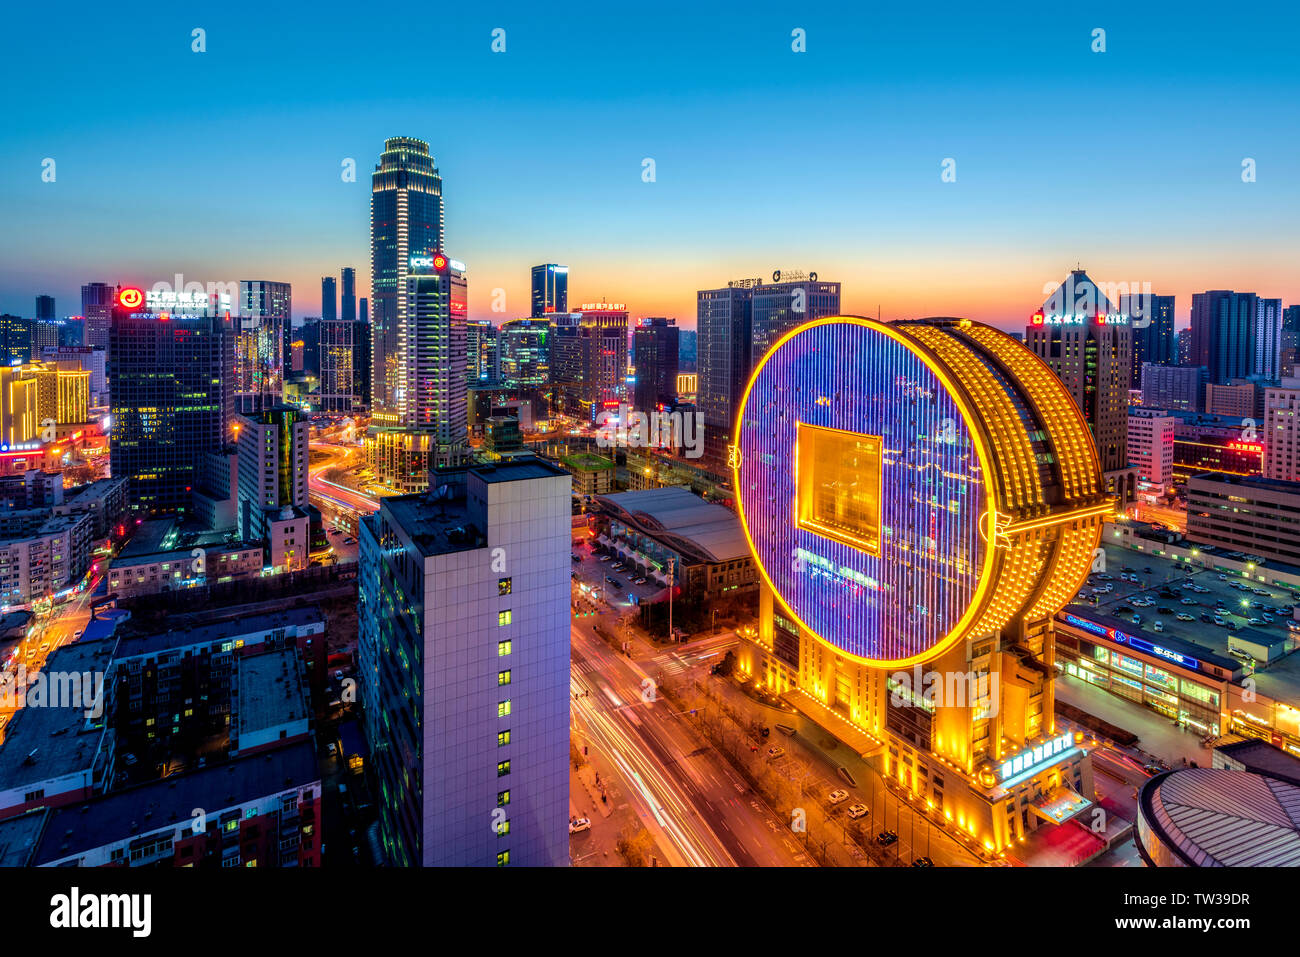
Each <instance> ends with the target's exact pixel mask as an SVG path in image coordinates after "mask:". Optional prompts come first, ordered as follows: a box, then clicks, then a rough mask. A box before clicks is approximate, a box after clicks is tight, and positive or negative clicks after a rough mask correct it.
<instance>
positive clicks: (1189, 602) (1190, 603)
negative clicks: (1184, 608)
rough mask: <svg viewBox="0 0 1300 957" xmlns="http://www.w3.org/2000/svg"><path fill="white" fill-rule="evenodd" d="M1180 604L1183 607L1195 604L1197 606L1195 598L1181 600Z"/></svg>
mask: <svg viewBox="0 0 1300 957" xmlns="http://www.w3.org/2000/svg"><path fill="white" fill-rule="evenodd" d="M1182 604H1184V605H1196V604H1199V602H1197V600H1196V599H1195V598H1184V599H1183V600H1182Z"/></svg>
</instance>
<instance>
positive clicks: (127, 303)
mask: <svg viewBox="0 0 1300 957" xmlns="http://www.w3.org/2000/svg"><path fill="white" fill-rule="evenodd" d="M142 302H144V293H143V292H141V291H140V290H139V289H136V288H135V287H134V286H129V287H127V288H126V289H123V290H121V291H120V292H119V293H118V294H117V304H118V305H119V306H122V307H124V308H126V309H139V308H140V304H141V303H142Z"/></svg>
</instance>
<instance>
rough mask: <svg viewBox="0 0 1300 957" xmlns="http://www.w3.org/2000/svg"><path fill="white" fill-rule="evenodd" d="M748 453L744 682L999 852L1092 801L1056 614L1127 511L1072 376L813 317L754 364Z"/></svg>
mask: <svg viewBox="0 0 1300 957" xmlns="http://www.w3.org/2000/svg"><path fill="white" fill-rule="evenodd" d="M735 443H736V445H737V447H738V456H737V459H736V462H735V466H736V467H735V470H734V473H733V474H734V481H735V489H736V495H737V500H738V506H739V512H740V517H741V521H742V525H743V527H744V530H745V534H746V535H747V536H748V540H749V543H750V549H751V551H752V553H753V555H754V560H755V563H756V565H757V566H758V568H759V571H760V574H761V578H762V581H763V588H762V590H761V592H760V611H759V628H758V634H757V635H756V636H754V637H753V638H752V639H751V638H745V639H742V642H741V645H740V647H739V649H738V651H737V658H738V662H737V666H738V668H739V669H740V671H741V673H742V674H744V675H747V676H752V677H753V678H754V679H755V680H757V681H758V682H759V683H760V685H761V686H762V687H763V688H764V689H767V690H771V691H772V692H774V693H777V694H781V695H782V696H783V698H784V699H785V701H787V702H788V703H790V704H791V705H793V706H794V707H795V708H797V709H798V710H800V711H802V712H804V713H805V714H806V715H808V716H809V717H810V718H811V719H812V720H813V721H814V722H815V723H816V725H817V726H818V727H819V729H825V730H826V731H828V732H829V733H830V734H832V735H834V736H835V737H836V738H838V739H839V740H840V741H842V742H844V743H845V744H847V745H848V746H849V748H850V749H851V751H852V752H853V753H855V754H860V755H862V756H863V757H864V758H865V759H866V760H867V761H868V763H869V764H870V765H871V766H872V767H873V768H874V769H875V770H876V771H877V772H878V773H880V774H881V775H883V776H885V777H887V778H888V779H890V780H892V781H893V782H895V784H896V786H897V787H898V788H899V789H900V790H901V792H902V793H903V794H905V795H907V796H908V797H909V798H911V799H913V802H914V803H913V807H924V808H928V809H929V813H930V814H931V815H932V816H934V817H936V818H938V819H939V820H941V821H946V822H950V824H949V826H950V828H951V829H953V830H954V831H957V832H960V833H961V834H963V835H965V836H966V837H967V839H968V840H969V841H970V842H971V843H972V844H973V845H974V846H975V847H982V848H984V849H985V851H986V852H987V853H988V854H990V855H992V854H997V853H998V852H1001V851H1002V850H1003V849H1004V848H1007V847H1008V846H1010V845H1012V844H1013V842H1016V841H1018V840H1020V839H1023V838H1024V837H1025V836H1026V834H1027V833H1028V832H1030V831H1033V830H1035V829H1038V828H1040V827H1042V826H1044V822H1045V821H1046V822H1050V823H1052V824H1059V823H1062V822H1064V821H1065V820H1068V819H1069V818H1071V817H1073V816H1074V815H1077V814H1079V813H1081V812H1082V811H1084V810H1085V809H1086V808H1088V807H1089V806H1090V804H1091V803H1092V798H1093V787H1092V769H1091V762H1090V759H1089V757H1088V755H1087V754H1086V753H1085V751H1084V749H1083V748H1082V747H1081V746H1080V742H1079V740H1078V739H1076V737H1075V735H1074V734H1072V733H1070V732H1069V731H1067V730H1066V729H1063V728H1061V727H1059V726H1058V724H1057V720H1056V716H1055V709H1054V700H1055V691H1054V685H1053V682H1054V680H1055V677H1056V669H1055V667H1054V662H1055V653H1056V647H1055V642H1056V636H1055V628H1054V619H1055V616H1056V614H1057V612H1058V611H1060V610H1061V609H1062V608H1063V607H1064V606H1065V604H1066V603H1067V602H1068V601H1069V600H1070V599H1071V598H1072V597H1073V595H1074V594H1075V592H1076V591H1077V589H1078V587H1079V585H1080V583H1081V582H1082V581H1084V579H1085V578H1086V576H1087V574H1088V571H1089V568H1090V565H1091V562H1092V556H1093V549H1094V548H1095V547H1096V545H1097V542H1098V540H1099V537H1100V534H1101V528H1102V523H1103V521H1104V519H1105V517H1106V515H1107V514H1110V513H1111V512H1112V509H1113V506H1112V504H1111V502H1110V501H1109V499H1108V497H1107V495H1106V494H1105V491H1104V486H1103V482H1102V475H1101V468H1100V463H1099V461H1098V458H1097V451H1096V448H1095V447H1094V445H1093V443H1092V440H1091V437H1090V436H1089V434H1088V431H1087V429H1086V428H1085V427H1084V424H1083V420H1082V416H1081V415H1080V413H1079V410H1078V408H1077V407H1076V405H1075V404H1074V402H1073V401H1071V399H1070V397H1069V394H1068V393H1067V392H1066V390H1065V388H1064V387H1063V386H1062V383H1061V382H1060V380H1059V379H1057V378H1056V377H1055V376H1053V375H1051V374H1050V373H1049V372H1048V370H1046V369H1044V368H1043V365H1042V363H1040V362H1039V361H1038V360H1036V359H1035V358H1034V357H1033V355H1032V354H1030V353H1029V352H1028V351H1027V350H1026V349H1025V348H1024V347H1023V346H1022V345H1020V344H1019V343H1017V342H1016V341H1015V340H1014V339H1012V338H1011V337H1010V336H1008V335H1006V334H1005V333H1002V332H999V331H998V330H996V329H993V328H992V327H989V326H984V325H981V324H979V323H974V322H971V321H969V320H963V319H928V320H917V321H910V322H898V323H892V324H884V323H879V322H876V321H874V320H870V319H861V318H856V317H841V318H833V319H825V320H821V321H814V322H810V323H808V324H807V325H805V326H802V327H800V328H798V329H796V330H794V331H793V332H791V333H788V334H787V336H786V337H785V338H784V339H782V340H779V341H778V342H777V343H776V344H775V345H774V346H773V347H772V348H771V349H769V351H768V352H767V354H766V356H765V357H764V360H763V362H762V363H760V365H759V367H758V368H757V369H756V370H755V372H754V375H753V377H752V379H751V380H750V383H749V385H748V386H747V388H746V390H745V394H744V397H743V400H742V403H741V408H740V409H739V410H738V424H737V429H736V438H735ZM886 800H888V799H886ZM873 806H874V802H873ZM923 813H924V812H923ZM883 824H884V822H883V821H879V820H877V821H875V822H873V825H874V826H875V827H880V826H882V825H883Z"/></svg>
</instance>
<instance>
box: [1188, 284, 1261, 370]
mask: <svg viewBox="0 0 1300 957" xmlns="http://www.w3.org/2000/svg"><path fill="white" fill-rule="evenodd" d="M1281 335H1282V301H1281V300H1280V299H1264V298H1262V297H1260V296H1257V295H1256V294H1255V293H1253V292H1233V291H1232V290H1231V289H1214V290H1210V291H1209V292H1198V293H1196V294H1195V295H1193V296H1192V342H1191V350H1192V360H1191V361H1192V364H1194V365H1203V366H1205V367H1206V369H1207V370H1208V371H1209V376H1210V381H1211V382H1223V383H1226V382H1228V381H1230V380H1232V379H1240V378H1245V377H1246V376H1249V375H1262V376H1264V377H1266V378H1276V377H1277V375H1278V370H1279V367H1280V360H1281V355H1280V353H1281V344H1282V343H1281Z"/></svg>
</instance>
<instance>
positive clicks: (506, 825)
mask: <svg viewBox="0 0 1300 957" xmlns="http://www.w3.org/2000/svg"><path fill="white" fill-rule="evenodd" d="M509 833H510V822H509V821H502V822H501V823H499V824H498V825H497V837H505V836H506V835H507V834H509Z"/></svg>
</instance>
